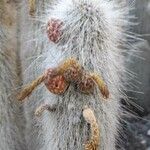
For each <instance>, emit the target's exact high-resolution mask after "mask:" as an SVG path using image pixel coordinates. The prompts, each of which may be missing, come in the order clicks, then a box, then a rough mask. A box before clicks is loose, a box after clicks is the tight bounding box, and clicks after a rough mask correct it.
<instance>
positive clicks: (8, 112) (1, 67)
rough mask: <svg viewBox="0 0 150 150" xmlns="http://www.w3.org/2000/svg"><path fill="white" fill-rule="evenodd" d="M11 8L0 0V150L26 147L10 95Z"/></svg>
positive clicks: (13, 79) (13, 25) (12, 56)
mask: <svg viewBox="0 0 150 150" xmlns="http://www.w3.org/2000/svg"><path fill="white" fill-rule="evenodd" d="M14 5H15V4H14V2H11V3H7V2H6V1H3V0H2V1H0V13H1V14H0V150H20V149H22V150H24V148H25V147H24V139H23V132H22V129H23V128H22V123H24V122H23V121H24V119H23V116H22V114H21V110H22V108H21V107H20V106H19V105H18V103H17V101H16V99H15V96H14V94H13V93H14V89H15V88H16V85H17V84H18V75H17V71H16V70H17V65H16V60H17V57H16V52H17V49H16V47H17V46H16V44H17V39H16V38H15V37H16V20H15V19H16V18H15V17H16V16H15V15H16V9H15V8H14V7H13V6H14ZM10 8H11V14H10V12H9V9H10ZM17 64H18V63H17Z"/></svg>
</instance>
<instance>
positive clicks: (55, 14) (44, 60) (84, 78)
mask: <svg viewBox="0 0 150 150" xmlns="http://www.w3.org/2000/svg"><path fill="white" fill-rule="evenodd" d="M11 3H14V2H11ZM49 5H51V6H50V7H49ZM12 6H13V9H15V7H14V5H12ZM19 6H20V7H19V8H20V9H19V13H20V15H19V23H18V25H19V26H18V28H19V29H20V33H18V34H19V35H18V37H19V38H18V41H19V42H20V43H17V44H18V45H19V50H20V51H18V47H16V45H17V44H16V43H15V44H11V42H10V44H9V45H10V46H11V47H8V49H10V48H12V45H13V46H14V47H13V48H14V49H15V48H16V51H14V52H15V54H14V56H13V57H9V59H14V60H12V63H10V60H9V59H8V60H7V62H8V64H10V65H12V66H10V67H9V66H7V65H6V68H8V69H9V71H8V72H9V73H7V74H8V75H10V76H11V77H10V76H8V79H9V81H8V82H7V83H8V84H9V85H7V86H6V89H9V88H10V86H11V87H14V84H15V85H17V86H18V84H19V82H20V81H22V83H23V86H22V89H23V90H21V91H19V92H20V93H19V95H18V94H17V97H16V98H18V100H20V101H21V102H23V103H22V107H23V113H24V116H22V118H20V116H19V117H18V116H17V115H14V116H15V117H16V116H17V121H16V123H14V124H13V125H14V129H15V131H16V130H17V132H16V134H12V135H13V136H14V138H15V139H16V138H17V139H18V141H13V142H14V143H16V144H15V146H16V147H17V148H16V149H23V148H24V147H25V149H28V150H34V149H35V150H51V149H52V150H58V149H60V150H82V149H85V150H115V149H116V143H117V142H118V140H119V138H118V137H119V135H118V134H119V132H120V131H119V130H120V121H119V120H120V118H121V117H122V114H123V110H122V107H121V103H120V100H121V99H125V98H126V96H125V94H124V91H125V90H126V88H125V86H126V85H128V83H129V81H128V80H127V79H128V78H129V77H130V73H128V70H126V66H125V64H126V61H127V59H126V58H127V55H126V53H132V52H131V47H132V46H131V43H130V41H132V40H136V38H135V37H134V35H133V34H132V33H130V32H129V30H130V25H132V23H131V22H130V16H129V10H130V6H129V5H128V4H127V3H126V1H125V0H124V1H120V0H111V1H110V0H59V1H56V2H54V1H53V2H49V0H47V1H42V0H41V1H35V0H26V1H22V2H21V3H20V4H19ZM15 17H16V16H15ZM10 18H11V17H10ZM10 18H7V19H5V23H8V24H7V26H8V25H11V23H9V22H8V20H9V19H10ZM16 18H17V17H16ZM16 18H15V19H16ZM14 21H16V20H14ZM16 22H17V21H16ZM14 26H17V24H15V25H14ZM14 26H13V27H14ZM11 30H12V31H16V29H14V28H12V29H11ZM14 34H15V33H14V32H13V33H12V35H14ZM9 39H11V37H9ZM11 40H12V41H13V40H14V41H15V40H16V39H11ZM133 51H134V50H133ZM0 52H2V53H0V55H1V54H3V52H4V51H3V50H1V51H0ZM70 58H73V61H72V59H70ZM3 59H4V57H3ZM16 60H17V61H18V62H19V63H20V66H19V67H20V68H21V70H20V72H19V75H18V77H15V78H18V81H17V83H15V82H14V83H10V81H12V80H11V78H13V76H14V74H15V75H16V76H17V71H18V70H17V69H18V68H17V67H16V66H17V61H16ZM67 60H69V61H67ZM70 60H71V61H70ZM0 61H1V59H0ZM5 61H6V60H2V62H5ZM72 62H73V63H72ZM14 68H15V69H16V70H15V69H14ZM20 68H19V69H20ZM2 69H3V68H2ZM53 70H54V74H53ZM45 71H46V72H45ZM13 73H14V74H13ZM1 76H2V77H4V76H5V73H1ZM128 76H129V77H128ZM6 77H7V76H6ZM32 81H33V82H32ZM30 82H31V84H30ZM4 83H5V82H4ZM4 83H3V82H2V83H0V87H4ZM28 83H29V84H28ZM42 83H44V84H45V86H43V84H42ZM26 84H28V85H27V86H26ZM7 87H8V88H7ZM36 87H37V89H36ZM2 89H3V88H2ZM17 92H18V91H17ZM3 93H5V92H3ZM8 93H9V92H8ZM8 93H7V95H8ZM15 96H16V95H15ZM1 99H2V98H1ZM13 99H15V98H14V97H13ZM11 100H12V99H10V100H9V101H11ZM23 100H26V101H23ZM5 101H6V99H5ZM1 102H3V101H2V100H1ZM1 104H2V105H1ZM3 105H5V107H4V109H5V108H7V103H6V104H3V103H0V106H3ZM14 106H17V107H19V106H18V104H15V102H14ZM39 106H40V107H39ZM8 107H9V108H10V106H8ZM22 107H21V108H22ZM36 108H37V109H36ZM35 109H36V110H35ZM9 110H10V111H11V109H9ZM44 110H48V113H46V114H45V111H44ZM0 112H2V114H4V113H3V112H4V110H3V109H2V110H0ZM15 112H17V114H18V113H20V112H19V110H18V109H15ZM10 113H11V112H10ZM4 115H5V116H8V119H7V120H9V119H10V120H9V123H10V121H12V120H11V117H10V116H9V114H8V113H6V114H4ZM1 118H3V117H1ZM24 119H25V122H24ZM18 120H19V121H20V123H18ZM0 122H2V123H3V120H2V119H1V120H0ZM12 122H14V120H13V121H12ZM8 127H10V124H9V125H8ZM10 129H11V128H10ZM19 129H20V130H21V129H24V130H23V132H18V130H19ZM2 133H3V132H2ZM0 135H1V133H0ZM2 135H3V134H2ZM9 135H10V136H9ZM8 136H9V137H10V139H11V137H12V136H11V134H10V133H9V132H8ZM4 138H5V139H6V137H5V136H4ZM20 139H21V141H20ZM4 141H5V140H4ZM7 141H9V140H7ZM2 142H3V141H2ZM1 145H2V146H4V147H6V146H8V147H6V148H5V149H6V150H7V149H10V147H9V146H10V145H11V144H8V145H7V144H0V146H1ZM11 146H12V145H11ZM20 147H21V148H20ZM0 148H1V147H0ZM2 149H4V148H3V147H2ZM11 149H12V150H13V149H15V148H11Z"/></svg>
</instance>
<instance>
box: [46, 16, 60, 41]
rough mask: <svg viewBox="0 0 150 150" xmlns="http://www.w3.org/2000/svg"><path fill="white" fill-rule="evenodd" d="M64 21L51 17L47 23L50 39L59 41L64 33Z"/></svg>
mask: <svg viewBox="0 0 150 150" xmlns="http://www.w3.org/2000/svg"><path fill="white" fill-rule="evenodd" d="M62 24H63V23H62V22H61V21H60V20H58V19H51V20H50V21H49V22H48V24H47V29H46V30H47V35H48V38H49V40H50V41H52V42H54V43H57V42H58V41H59V39H60V37H61V35H62V31H61V27H62Z"/></svg>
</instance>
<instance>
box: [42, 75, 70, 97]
mask: <svg viewBox="0 0 150 150" xmlns="http://www.w3.org/2000/svg"><path fill="white" fill-rule="evenodd" d="M44 83H45V86H46V87H47V89H48V90H49V91H50V92H51V93H54V94H63V93H64V92H65V91H66V90H67V88H68V86H69V84H68V82H66V80H65V78H64V77H63V76H62V75H57V76H55V77H52V78H48V77H47V78H45V81H44Z"/></svg>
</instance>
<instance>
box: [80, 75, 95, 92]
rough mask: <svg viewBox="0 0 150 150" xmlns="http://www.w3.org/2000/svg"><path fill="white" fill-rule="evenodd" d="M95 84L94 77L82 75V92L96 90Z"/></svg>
mask: <svg viewBox="0 0 150 150" xmlns="http://www.w3.org/2000/svg"><path fill="white" fill-rule="evenodd" d="M94 86H95V83H94V81H93V79H92V78H91V77H90V76H88V75H84V76H83V77H82V80H81V82H80V83H79V87H78V88H79V90H80V91H81V92H82V93H85V94H90V93H92V92H93V91H94Z"/></svg>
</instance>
